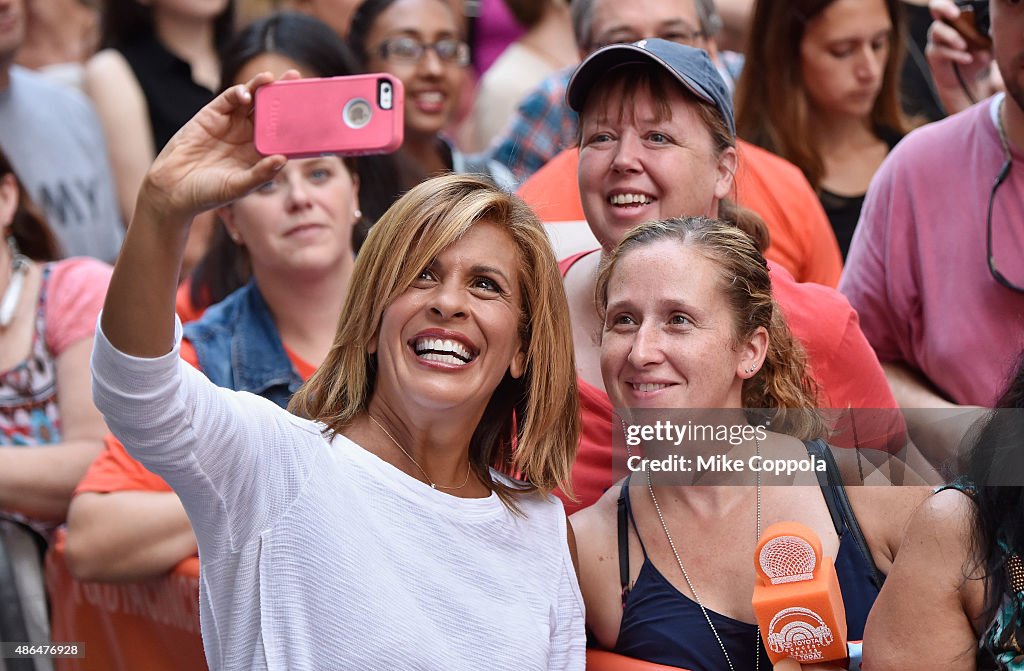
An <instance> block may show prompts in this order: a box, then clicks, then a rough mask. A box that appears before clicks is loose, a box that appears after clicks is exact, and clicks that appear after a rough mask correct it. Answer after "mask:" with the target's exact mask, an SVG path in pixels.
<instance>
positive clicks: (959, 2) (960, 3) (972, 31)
mask: <svg viewBox="0 0 1024 671" xmlns="http://www.w3.org/2000/svg"><path fill="white" fill-rule="evenodd" d="M954 2H955V3H956V6H957V7H958V8H959V9H960V18H958V19H957V20H956V21H952V22H950V25H952V26H953V27H954V28H956V31H957V32H958V33H960V34H961V35H962V36H963V38H964V39H965V40H967V45H968V48H969V49H971V50H972V51H973V50H978V49H989V48H991V47H992V40H991V38H989V36H988V32H989V25H990V21H989V14H988V2H989V0H954Z"/></svg>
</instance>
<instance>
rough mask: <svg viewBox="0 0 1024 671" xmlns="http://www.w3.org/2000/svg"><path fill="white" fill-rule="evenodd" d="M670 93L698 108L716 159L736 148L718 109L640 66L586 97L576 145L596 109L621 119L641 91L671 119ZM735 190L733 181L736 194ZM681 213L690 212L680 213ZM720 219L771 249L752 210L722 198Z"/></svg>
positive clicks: (659, 115)
mask: <svg viewBox="0 0 1024 671" xmlns="http://www.w3.org/2000/svg"><path fill="white" fill-rule="evenodd" d="M670 90H676V91H678V92H679V93H680V95H682V96H683V97H684V98H686V99H687V100H688V101H689V102H690V103H691V104H693V105H695V106H696V109H697V114H698V116H699V117H700V120H701V121H703V122H704V126H705V127H706V128H707V131H708V133H709V134H710V135H711V143H712V146H713V147H714V151H715V156H721V155H722V153H723V152H725V151H726V150H727V149H729V148H733V149H735V148H736V136H735V135H733V134H732V132H731V131H730V130H729V126H728V124H727V123H726V121H725V119H724V118H723V117H722V113H721V112H720V111H719V110H718V108H716V107H715V106H714V105H712V104H711V103H709V102H707V101H705V100H701V99H700V98H698V97H697V96H695V95H694V94H693V93H692V92H691V91H690V90H689V89H687V88H685V87H684V86H682V85H681V84H680V83H679V82H678V81H676V79H675V78H673V77H672V75H670V74H669V73H668V72H667V71H666V70H665V69H664V68H661V67H655V66H653V65H650V64H641V63H630V64H628V65H624V66H621V67H618V68H615V69H613V70H611V71H610V72H608V74H607V75H606V76H605V77H603V78H602V79H601V81H600V82H598V83H597V84H595V85H594V88H593V89H591V91H590V92H589V93H588V94H587V100H586V102H585V103H584V105H583V111H582V112H581V113H580V123H579V125H578V127H577V128H578V130H577V144H580V140H581V139H582V132H583V119H584V118H585V117H588V116H591V115H593V114H597V111H596V110H599V109H600V110H602V111H604V112H607V113H609V114H610V115H617V117H618V118H622V117H624V116H625V115H627V114H631V113H632V101H633V100H634V99H635V98H636V96H637V95H638V94H639V93H641V92H643V93H647V94H648V96H649V97H650V99H651V101H652V102H653V104H654V113H655V115H656V120H657V121H662V120H665V119H668V118H671V116H672V105H671V104H670V103H669V101H668V95H667V92H668V91H670ZM735 189H736V185H735V182H734V183H733V191H734V192H735ZM679 214H680V215H686V214H691V213H686V212H680V213H679ZM718 217H719V219H721V220H722V221H726V222H728V223H730V224H732V225H734V226H736V227H737V228H739V229H740V230H742V231H743V232H744V233H746V234H747V235H749V236H750V237H751V238H752V239H753V240H754V242H755V243H756V244H757V248H758V250H759V251H761V252H764V251H765V250H766V249H768V245H769V244H770V242H771V237H770V235H769V233H768V226H767V225H766V224H765V223H764V220H763V219H762V218H761V216H760V215H759V214H757V213H756V212H754V211H753V210H749V209H747V208H745V207H743V206H741V205H739V204H737V203H736V202H735V201H734V200H730V199H722V200H721V201H719V203H718Z"/></svg>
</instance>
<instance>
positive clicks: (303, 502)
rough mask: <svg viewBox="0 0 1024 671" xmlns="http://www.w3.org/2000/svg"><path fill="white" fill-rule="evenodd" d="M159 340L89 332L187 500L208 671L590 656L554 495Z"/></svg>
mask: <svg viewBox="0 0 1024 671" xmlns="http://www.w3.org/2000/svg"><path fill="white" fill-rule="evenodd" d="M180 341H181V327H180V324H178V325H177V326H176V338H175V346H174V348H173V350H172V351H171V352H169V353H168V354H166V355H164V356H162V357H159V358H155V359H142V358H137V357H132V356H128V355H126V354H123V353H121V352H119V351H117V350H116V349H115V348H114V347H113V346H112V345H111V344H110V343H109V342H108V341H107V339H106V337H105V336H104V335H103V333H102V332H101V330H100V329H99V328H97V330H96V346H95V349H94V352H93V359H92V367H93V394H94V397H95V402H96V405H97V407H98V408H99V409H100V410H101V411H102V412H103V414H104V416H105V417H106V419H107V423H108V425H109V426H110V428H111V430H112V431H113V432H114V434H115V435H117V437H118V438H120V439H121V441H122V442H123V443H124V445H125V446H126V447H127V448H128V450H129V452H131V454H132V455H133V456H134V457H136V458H137V459H139V460H140V461H141V462H142V463H143V464H144V465H145V466H146V467H147V468H149V469H151V470H152V471H153V472H155V473H157V474H159V475H161V476H162V477H163V478H164V479H166V480H167V482H168V483H169V484H170V485H171V486H172V487H173V488H174V491H175V492H177V494H178V496H180V497H181V500H182V502H183V503H184V506H185V509H186V511H187V512H188V515H189V519H190V520H191V522H192V526H193V528H194V530H195V533H196V537H197V539H198V542H199V557H200V565H201V572H200V589H199V600H200V622H201V627H202V633H203V645H204V647H205V650H206V657H207V660H208V662H209V665H210V668H211V669H212V670H213V671H218V670H221V669H310V670H312V669H317V670H323V669H360V670H363V669H381V670H387V671H392V670H399V669H445V670H455V669H465V670H466V671H470V670H472V671H479V670H481V669H486V670H487V671H496V670H499V669H509V670H510V671H511V670H513V669H514V670H515V671H521V670H524V669H583V668H584V664H585V662H584V645H585V636H584V624H583V623H584V611H583V600H582V597H581V595H580V591H579V585H578V583H577V581H576V574H575V572H574V570H573V566H572V560H571V558H570V555H569V551H568V544H567V539H566V522H565V515H564V512H563V509H562V505H561V503H560V502H558V501H557V499H554V498H553V497H548V498H541V497H539V496H537V495H524V496H522V497H520V499H519V504H520V506H521V509H522V512H523V513H525V517H520V516H516V515H515V514H513V513H512V512H511V511H510V510H508V509H507V508H506V506H505V505H504V504H502V502H501V501H500V499H499V498H498V497H497V495H494V494H492V495H491V496H490V497H489V498H485V499H460V498H456V497H454V496H450V495H448V494H445V493H443V492H441V491H438V490H435V489H431V488H430V487H429V486H428V485H425V484H423V483H422V482H420V481H419V480H416V479H415V478H412V477H410V476H408V475H406V474H405V473H403V472H402V471H400V470H398V469H397V468H395V467H393V466H391V465H390V464H388V463H387V462H385V461H383V460H381V459H379V458H378V457H376V456H375V455H373V454H371V453H369V452H367V451H366V450H364V449H363V448H361V447H360V446H359V445H357V444H356V443H354V442H352V441H351V440H348V439H347V438H345V437H343V436H338V437H336V438H334V439H333V440H331V441H328V440H326V439H325V438H324V436H323V433H322V431H321V429H322V426H321V425H320V424H317V423H314V422H310V421H307V420H303V419H300V418H298V417H296V416H294V415H291V414H290V413H288V412H286V411H284V410H282V409H281V408H279V407H278V406H277V405H275V404H274V403H272V402H270V401H268V400H266V399H263V398H261V397H259V396H254V395H252V394H248V393H242V392H233V391H230V390H227V389H222V388H219V387H216V386H214V385H213V384H212V383H211V382H210V381H209V380H207V379H206V378H205V377H204V376H203V375H202V374H201V373H199V372H198V371H196V370H194V369H193V368H192V367H191V366H189V365H188V364H185V363H183V362H181V361H180V359H179V357H178V347H179V344H180Z"/></svg>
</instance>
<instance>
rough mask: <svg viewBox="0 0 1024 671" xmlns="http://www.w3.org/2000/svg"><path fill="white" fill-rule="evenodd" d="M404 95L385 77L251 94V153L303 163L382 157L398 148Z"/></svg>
mask: <svg viewBox="0 0 1024 671" xmlns="http://www.w3.org/2000/svg"><path fill="white" fill-rule="evenodd" d="M403 109H404V91H403V88H402V82H401V81H400V80H398V79H396V78H395V77H392V76H391V75H389V74H382V73H377V74H366V75H353V76H349V77H326V78H320V79H295V80H290V81H279V82H275V83H273V84H269V85H267V86H263V87H261V88H259V89H257V91H256V102H255V112H254V115H255V118H254V125H255V130H254V137H253V141H254V144H255V146H256V151H258V152H259V153H261V154H263V155H264V156H269V155H272V154H284V155H285V156H287V157H288V158H304V157H309V156H321V155H323V154H337V155H341V156H360V155H365V154H388V153H391V152H393V151H395V150H396V149H398V148H399V147H400V146H401V145H402V138H403V128H404V123H403Z"/></svg>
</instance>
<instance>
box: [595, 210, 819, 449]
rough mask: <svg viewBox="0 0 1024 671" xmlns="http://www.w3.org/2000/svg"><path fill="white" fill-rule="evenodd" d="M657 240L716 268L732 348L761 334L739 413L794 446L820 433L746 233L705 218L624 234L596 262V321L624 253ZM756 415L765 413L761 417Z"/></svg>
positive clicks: (801, 356)
mask: <svg viewBox="0 0 1024 671" xmlns="http://www.w3.org/2000/svg"><path fill="white" fill-rule="evenodd" d="M660 240H674V241H676V242H678V243H679V244H681V245H689V246H691V247H693V248H695V249H697V250H698V251H700V252H701V253H702V254H703V255H704V256H706V257H707V258H708V259H709V260H711V261H712V262H714V263H715V264H716V265H717V266H718V267H719V269H720V273H719V276H720V278H721V281H720V286H721V287H722V291H723V292H724V293H725V296H726V299H727V300H728V301H729V306H730V308H731V311H732V314H733V318H734V319H735V324H736V331H735V334H734V339H733V344H734V345H736V344H738V343H740V342H741V341H743V340H744V339H746V338H749V337H750V336H752V335H753V334H754V331H756V330H757V329H758V328H764V329H765V330H766V331H767V332H768V351H767V352H766V354H765V359H764V363H763V364H762V366H761V368H760V369H759V370H758V372H757V373H756V374H755V375H754V376H753V377H751V378H749V379H747V380H744V382H743V391H742V403H743V407H744V408H747V409H748V410H751V411H752V412H749V413H748V416H751V419H752V421H754V420H756V421H758V422H763V421H764V420H766V419H770V420H771V425H772V427H773V429H775V430H778V431H780V432H783V433H787V434H789V435H791V436H795V437H797V438H800V439H801V440H811V439H814V438H820V437H822V436H824V435H826V433H827V429H826V427H825V423H824V421H823V420H822V418H821V415H820V414H819V413H818V411H817V410H816V405H817V385H816V384H815V383H814V381H813V380H812V379H811V377H810V375H809V374H808V372H807V356H806V354H805V353H804V349H803V347H802V346H801V345H800V343H799V342H798V341H797V340H796V339H795V338H794V337H793V334H792V333H791V332H790V330H789V326H788V325H787V324H786V320H785V318H784V317H783V315H782V312H781V311H780V310H779V309H778V306H777V305H776V303H775V300H774V299H773V298H772V283H771V277H770V276H769V274H768V263H767V262H766V261H765V259H764V256H762V255H761V252H760V251H759V250H758V249H757V246H756V244H755V243H754V241H753V240H751V239H750V237H749V236H748V235H746V234H745V233H743V232H742V231H740V230H737V228H736V227H735V226H732V225H730V224H728V223H726V222H723V221H720V220H716V219H708V218H707V217H681V218H676V219H665V220H661V221H652V222H649V223H646V224H641V225H640V226H637V227H636V228H634V229H632V230H631V231H629V233H627V234H626V236H625V237H624V238H623V239H622V241H621V242H620V243H619V244H618V245H617V246H616V247H615V249H614V250H612V251H611V253H609V254H608V255H607V256H606V257H605V258H604V260H603V261H602V262H601V268H600V270H599V271H598V277H597V285H596V286H595V290H594V298H595V301H596V303H597V310H598V314H599V315H600V317H601V321H602V322H603V321H604V320H605V318H606V310H607V307H608V283H609V281H610V280H611V276H612V274H613V273H614V272H615V268H616V266H617V265H618V263H619V261H620V260H621V259H622V258H623V257H624V256H625V255H626V254H628V253H629V252H630V251H632V250H634V249H638V248H640V247H643V246H645V245H649V244H652V243H654V242H657V241H660ZM764 411H768V412H767V413H765V412H764Z"/></svg>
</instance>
